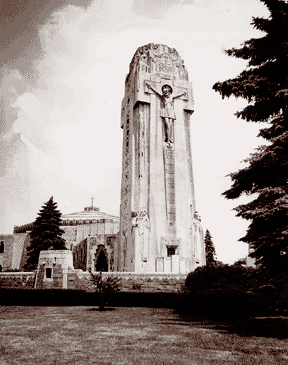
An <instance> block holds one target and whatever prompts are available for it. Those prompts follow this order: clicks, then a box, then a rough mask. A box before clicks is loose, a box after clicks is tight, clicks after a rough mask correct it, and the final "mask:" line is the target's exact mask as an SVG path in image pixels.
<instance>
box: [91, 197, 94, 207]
mask: <svg viewBox="0 0 288 365" xmlns="http://www.w3.org/2000/svg"><path fill="white" fill-rule="evenodd" d="M91 200H92V203H91V207H92V208H93V200H94V198H93V196H92V198H91Z"/></svg>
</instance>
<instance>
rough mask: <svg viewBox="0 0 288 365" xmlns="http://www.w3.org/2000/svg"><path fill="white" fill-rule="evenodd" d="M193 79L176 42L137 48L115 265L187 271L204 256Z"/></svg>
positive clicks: (128, 93)
mask: <svg viewBox="0 0 288 365" xmlns="http://www.w3.org/2000/svg"><path fill="white" fill-rule="evenodd" d="M193 110H194V102H193V93H192V85H191V82H189V80H188V73H187V70H186V68H185V66H184V63H183V61H182V60H181V58H180V56H179V54H178V53H177V51H176V50H175V49H172V48H169V47H167V46H165V45H161V44H148V45H145V46H143V47H140V48H138V49H137V51H136V53H135V55H134V57H133V59H132V61H131V63H130V71H129V74H128V75H127V77H126V82H125V96H124V99H123V101H122V115H121V128H122V129H123V152H122V153H123V159H122V185H121V205H120V233H119V244H118V247H117V250H116V251H115V252H116V253H115V263H114V264H115V270H116V271H130V272H138V273H145V272H166V273H169V272H174V273H188V272H190V271H192V270H194V269H195V268H196V267H197V266H200V265H203V264H204V263H205V254H204V238H203V230H202V226H201V223H200V217H199V215H198V213H197V212H196V204H195V192H194V179H193V171H192V156H191V139H190V115H191V114H192V113H193Z"/></svg>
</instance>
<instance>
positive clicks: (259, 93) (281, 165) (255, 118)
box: [213, 0, 288, 270]
mask: <svg viewBox="0 0 288 365" xmlns="http://www.w3.org/2000/svg"><path fill="white" fill-rule="evenodd" d="M260 1H262V2H263V3H264V4H265V5H266V6H267V8H268V9H269V11H270V16H269V18H268V19H264V18H253V20H252V23H251V24H252V25H253V26H254V28H256V29H258V30H260V31H262V32H263V33H264V35H263V37H262V38H252V39H250V40H248V41H246V42H244V44H243V45H241V48H239V49H235V48H232V49H230V50H227V51H226V53H227V55H228V56H233V57H236V58H242V59H244V60H247V61H248V65H247V68H246V69H245V70H244V71H242V72H241V73H240V75H238V76H237V77H236V78H234V79H229V80H226V81H224V82H217V83H216V84H215V85H214V86H213V89H214V90H215V91H217V92H219V93H220V94H221V95H222V98H225V97H227V98H229V97H230V96H235V97H236V98H238V97H241V98H244V99H246V100H247V101H248V106H246V107H245V108H244V109H243V110H242V111H239V112H237V113H236V114H235V115H236V116H237V117H238V118H241V119H244V120H246V121H247V122H266V123H268V127H264V128H262V129H260V132H259V134H258V137H262V138H264V139H265V140H266V141H267V142H268V143H267V144H266V145H263V146H260V147H258V148H257V149H256V152H255V153H252V154H250V157H249V158H247V159H246V160H245V162H246V163H248V166H247V167H245V168H243V169H241V170H239V171H238V172H235V173H231V174H230V177H231V180H232V186H231V188H230V189H229V190H227V191H225V192H224V193H223V195H224V196H225V197H226V198H227V199H236V198H238V197H240V196H241V195H243V194H246V195H248V196H249V195H252V199H253V198H254V200H252V201H251V202H249V203H248V204H243V205H239V206H238V207H236V208H234V209H235V210H236V212H237V214H236V216H238V217H242V218H244V219H247V220H249V221H250V224H249V227H248V230H247V232H246V235H245V236H244V237H242V238H240V241H243V242H246V243H248V244H249V246H250V248H252V253H250V256H251V257H255V258H256V263H258V264H260V266H261V267H263V268H267V269H271V270H283V269H285V268H286V269H288V195H287V193H288V108H287V105H288V4H287V3H285V2H284V1H280V0H260Z"/></svg>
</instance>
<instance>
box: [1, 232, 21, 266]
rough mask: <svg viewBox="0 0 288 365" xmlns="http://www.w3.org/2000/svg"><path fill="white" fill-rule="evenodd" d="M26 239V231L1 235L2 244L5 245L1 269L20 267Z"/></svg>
mask: <svg viewBox="0 0 288 365" xmlns="http://www.w3.org/2000/svg"><path fill="white" fill-rule="evenodd" d="M26 240H27V234H26V233H20V234H5V235H0V244H1V246H2V245H3V252H2V253H0V265H1V271H5V270H18V269H19V267H20V263H21V259H22V253H23V249H24V246H25V241H26Z"/></svg>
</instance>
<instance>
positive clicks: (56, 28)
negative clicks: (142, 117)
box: [0, 0, 269, 263]
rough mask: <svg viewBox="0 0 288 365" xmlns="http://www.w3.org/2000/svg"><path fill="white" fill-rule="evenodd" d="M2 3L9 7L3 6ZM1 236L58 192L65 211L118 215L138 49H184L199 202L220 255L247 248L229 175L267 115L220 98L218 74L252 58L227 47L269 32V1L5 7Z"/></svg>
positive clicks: (1, 22) (25, 1)
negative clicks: (256, 25) (259, 25)
mask: <svg viewBox="0 0 288 365" xmlns="http://www.w3.org/2000/svg"><path fill="white" fill-rule="evenodd" d="M3 3H4V4H3ZM0 15H1V18H0V34H1V39H0V51H1V52H0V54H1V56H0V60H1V63H0V74H1V93H2V95H1V99H0V103H1V105H0V118H1V129H0V152H1V163H0V179H1V182H0V184H1V188H0V189H1V190H0V233H1V234H11V233H12V232H13V227H14V225H22V224H26V223H30V222H33V221H34V220H35V218H36V216H37V213H38V212H39V210H40V208H41V206H42V205H43V204H44V203H45V202H46V201H48V200H49V198H50V197H51V196H53V197H54V201H56V202H57V204H58V208H59V209H60V211H61V212H62V214H65V213H72V212H78V211H82V210H83V208H84V207H85V206H89V205H90V204H91V197H92V196H93V197H94V205H95V206H98V207H99V208H100V210H101V211H104V212H106V213H110V214H114V215H119V204H120V188H121V168H122V166H121V164H122V133H123V131H122V129H121V128H120V112H121V101H122V98H123V97H124V83H125V77H126V75H127V73H128V70H129V63H130V61H131V59H132V57H133V55H134V53H135V52H136V50H137V48H138V47H140V46H142V45H144V44H148V43H161V44H166V45H168V46H169V47H172V48H175V49H176V50H177V51H178V53H179V54H180V56H181V58H182V59H183V60H184V63H185V66H186V69H187V70H188V74H189V80H190V81H191V82H192V85H193V90H194V99H195V112H194V113H193V115H192V116H191V139H192V156H193V170H194V179H195V193H196V207H197V211H198V212H199V214H200V215H201V217H202V224H203V228H204V230H206V229H209V231H210V233H211V235H212V239H213V242H214V244H215V247H216V254H217V257H218V259H219V260H221V261H223V262H225V263H233V262H234V261H236V260H237V259H239V258H242V257H245V256H246V255H247V252H248V250H247V245H246V244H244V243H241V242H239V241H238V240H239V238H241V237H243V236H244V235H245V231H246V229H247V227H248V222H247V221H244V220H242V219H241V218H237V217H235V211H233V208H235V207H236V206H237V205H239V204H240V203H245V202H246V201H248V200H247V199H248V198H247V197H241V198H240V199H237V200H226V199H225V198H224V197H223V196H222V195H221V194H222V193H223V192H224V191H225V190H227V189H229V188H230V187H231V180H230V178H229V177H228V176H227V175H228V174H229V173H231V172H236V171H238V169H240V168H243V167H244V166H245V163H243V162H241V161H243V160H244V159H245V158H247V157H248V156H249V154H250V153H252V152H253V150H254V149H255V148H256V147H257V146H259V145H261V144H263V143H264V142H263V140H261V139H259V138H257V134H258V131H259V128H260V127H263V125H260V124H258V123H246V122H245V121H244V120H238V119H237V118H236V117H235V115H234V113H235V112H236V111H238V110H241V109H243V107H245V105H246V102H245V101H243V100H240V99H237V100H236V99H234V98H230V99H225V100H222V98H221V96H220V94H218V93H215V91H214V90H212V86H213V84H214V83H215V82H217V81H224V80H226V79H229V78H234V77H236V76H237V75H238V74H239V73H240V72H241V71H242V70H243V69H245V67H246V62H245V61H243V60H239V59H235V58H233V57H228V56H227V55H226V54H225V52H224V50H225V49H229V48H231V47H239V46H240V45H241V44H242V43H243V42H244V41H245V40H248V39H250V38H252V37H261V36H263V34H262V33H260V32H258V31H256V30H254V29H253V27H252V26H251V21H252V17H253V16H254V17H263V16H264V17H268V16H269V12H268V10H267V8H266V7H265V6H264V5H263V3H262V2H260V1H259V0H246V1H244V0H233V1H231V0H218V1H217V2H216V1H214V0H158V1H155V0H125V2H121V1H118V0H89V1H88V0H85V1H84V0H57V1H54V0H37V1H36V2H35V1H34V0H22V1H21V0H13V1H11V2H10V1H9V2H3V1H2V2H1V4H0Z"/></svg>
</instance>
